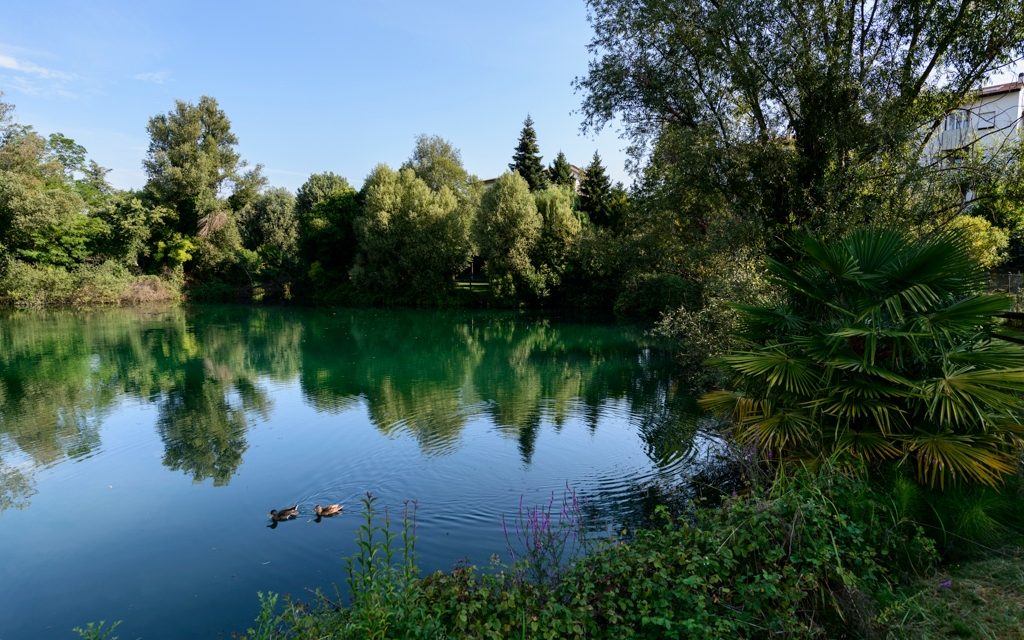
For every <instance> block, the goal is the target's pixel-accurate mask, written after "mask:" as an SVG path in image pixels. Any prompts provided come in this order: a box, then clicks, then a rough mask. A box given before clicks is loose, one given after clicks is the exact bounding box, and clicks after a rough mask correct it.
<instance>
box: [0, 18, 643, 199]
mask: <svg viewBox="0 0 1024 640" xmlns="http://www.w3.org/2000/svg"><path fill="white" fill-rule="evenodd" d="M590 34H591V31H590V26H589V25H588V23H587V20H586V9H585V6H584V4H583V0H527V1H518V2H487V1H484V2H481V1H480V0H477V1H475V2H474V1H469V0H466V1H462V0H443V1H442V0H434V1H424V0H420V1H418V2H415V1H404V0H403V1H391V2H374V1H372V0H371V1H359V2H357V1H356V0H335V1H333V2H330V1H327V0H324V1H322V2H310V1H293V2H287V3H284V2H273V3H271V2H244V3H243V2H219V1H218V2H215V1H211V0H208V1H207V2H192V1H175V2H161V3H156V2H131V3H129V2H108V1H103V0H100V1H91V2H85V1H80V2H70V1H53V2H51V1H46V0H33V1H31V2H29V1H24V0H19V1H14V2H6V3H4V9H3V20H2V21H0V90H2V91H3V92H4V94H5V97H4V99H5V101H7V102H11V103H13V104H15V106H16V108H17V111H16V118H17V120H18V121H19V122H22V123H25V124H31V125H33V126H34V127H35V128H36V129H37V130H39V131H40V132H41V133H44V134H49V133H52V132H54V131H60V132H62V133H64V134H65V135H68V136H70V137H72V138H74V139H75V140H76V141H78V142H79V143H80V144H82V145H84V146H85V147H86V148H87V149H88V150H89V154H90V157H92V158H93V159H95V160H96V161H97V162H99V163H100V164H101V165H103V166H106V167H110V168H112V169H113V171H112V173H111V174H110V176H109V177H110V181H111V182H112V183H113V184H114V185H115V186H117V187H121V188H129V187H139V186H141V185H142V184H143V183H144V182H145V173H144V172H143V170H142V166H141V163H142V159H143V157H144V155H145V152H146V147H147V144H148V137H147V135H146V130H145V127H146V121H147V120H148V119H149V118H150V117H151V116H153V115H156V114H158V113H162V112H167V111H169V110H170V109H171V108H172V107H173V105H174V101H175V100H176V99H183V100H188V101H193V102H194V101H196V100H197V99H198V98H199V96H202V95H210V96H213V97H215V98H216V99H217V100H218V102H219V103H220V105H221V108H223V109H224V110H225V112H226V113H227V114H228V117H229V118H230V119H231V122H232V128H233V130H234V131H235V133H236V135H237V136H238V138H239V145H238V150H239V152H240V153H241V154H242V157H243V158H245V159H246V160H248V161H249V163H250V164H255V163H262V164H264V165H265V172H266V174H267V176H268V178H269V179H270V182H271V184H272V185H275V186H284V187H288V188H291V189H295V188H297V187H298V186H299V185H300V184H302V182H303V181H305V179H306V178H307V177H308V176H309V175H310V174H311V173H315V172H320V171H334V172H335V173H339V174H341V175H344V176H345V177H347V178H348V179H349V181H350V182H352V183H353V184H354V185H355V186H357V187H358V186H359V185H361V184H362V181H363V179H364V178H365V177H366V174H367V173H369V171H370V169H372V168H373V166H374V165H376V164H377V163H379V162H386V163H388V164H390V165H392V166H398V165H399V164H401V163H402V162H403V161H404V160H405V159H406V158H408V157H409V154H410V152H411V150H412V146H413V139H414V138H415V136H417V135H418V134H421V133H427V134H436V135H440V136H443V137H445V138H447V139H448V140H450V141H451V142H452V143H454V144H455V146H457V147H458V148H459V149H461V150H462V157H463V162H464V163H465V165H466V168H467V169H469V170H470V171H471V172H473V173H475V174H477V175H479V176H481V177H492V176H495V175H497V174H499V173H501V172H502V171H503V170H505V169H506V166H507V164H508V162H509V161H510V159H511V155H512V151H513V148H514V147H515V144H516V141H517V138H518V135H519V131H520V128H521V127H522V121H523V118H524V117H525V116H526V114H527V113H528V112H529V113H530V114H532V116H533V118H534V120H535V121H536V129H537V135H538V139H539V142H540V147H541V153H542V155H543V156H544V161H545V163H549V162H550V161H551V160H553V159H554V156H555V155H556V154H557V152H558V150H559V149H561V150H564V151H565V152H566V155H567V156H568V157H569V160H570V162H573V163H575V164H578V165H585V164H586V163H587V162H589V160H590V157H591V155H592V154H593V152H594V151H595V150H598V151H600V153H601V156H602V157H603V158H604V161H605V165H606V166H607V167H608V170H609V173H610V174H611V175H612V176H613V178H615V179H619V180H624V181H627V174H626V172H625V170H624V168H623V164H624V161H625V153H624V152H623V148H624V147H625V143H624V142H623V141H621V140H619V139H618V137H617V135H616V133H615V131H613V130H606V131H604V132H602V133H600V134H599V135H597V136H594V135H592V134H591V135H587V136H584V135H582V134H581V133H580V130H579V125H580V116H579V115H578V114H574V113H572V112H573V111H574V110H576V109H578V108H579V104H580V96H578V95H576V94H575V93H574V91H573V88H572V85H571V83H572V79H573V78H574V77H575V76H578V75H581V74H583V73H584V72H585V71H586V68H587V61H588V54H587V51H586V44H587V43H588V42H589V40H590Z"/></svg>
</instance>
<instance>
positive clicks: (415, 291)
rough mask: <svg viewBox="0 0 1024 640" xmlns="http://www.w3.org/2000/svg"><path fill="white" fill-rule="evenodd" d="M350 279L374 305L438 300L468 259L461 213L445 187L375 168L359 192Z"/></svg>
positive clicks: (408, 171)
mask: <svg viewBox="0 0 1024 640" xmlns="http://www.w3.org/2000/svg"><path fill="white" fill-rule="evenodd" d="M363 192H364V196H363V197H364V204H363V212H362V215H361V216H360V217H359V219H358V220H357V223H356V232H357V237H358V240H359V250H360V260H359V261H357V264H356V265H355V267H353V269H352V279H353V281H354V282H355V284H356V285H357V286H358V287H359V288H360V289H361V290H362V291H363V292H364V294H366V295H367V296H369V298H370V299H371V300H373V301H376V302H386V301H387V302H395V301H403V302H412V303H418V302H424V301H428V300H434V301H440V300H444V299H445V298H446V297H447V296H448V295H449V294H450V291H451V289H452V288H453V287H454V278H455V276H456V275H457V274H458V273H459V272H460V271H462V269H464V268H465V266H466V264H467V262H468V260H469V257H470V243H469V224H470V220H469V219H468V218H467V217H466V216H465V209H463V208H462V207H460V206H459V201H458V198H456V196H455V194H454V193H453V192H452V191H451V189H449V188H448V187H446V186H442V187H441V189H440V190H439V191H432V190H431V189H430V187H429V186H428V185H427V183H426V182H424V181H423V180H421V179H420V178H418V177H416V173H415V172H414V171H413V170H412V169H403V170H401V171H394V170H392V169H390V168H389V167H387V166H386V165H378V166H377V167H376V168H374V170H373V171H372V172H371V173H370V176H369V177H368V178H367V179H366V184H365V185H364V186H363Z"/></svg>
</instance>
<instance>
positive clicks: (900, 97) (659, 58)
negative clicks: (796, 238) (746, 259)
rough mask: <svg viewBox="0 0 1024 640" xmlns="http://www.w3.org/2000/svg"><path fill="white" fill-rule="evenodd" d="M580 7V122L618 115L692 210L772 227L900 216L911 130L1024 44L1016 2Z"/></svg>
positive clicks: (913, 167)
mask: <svg viewBox="0 0 1024 640" xmlns="http://www.w3.org/2000/svg"><path fill="white" fill-rule="evenodd" d="M589 5H590V15H591V19H592V24H593V25H594V38H593V40H592V42H591V51H592V52H593V55H594V57H593V59H592V61H591V63H590V67H589V71H588V73H587V74H586V75H585V76H583V77H582V78H578V79H577V80H576V86H577V89H578V90H580V91H582V93H583V94H584V102H583V114H584V118H585V127H587V128H599V127H602V126H604V125H606V124H607V123H609V122H611V121H612V120H616V121H617V122H621V123H622V125H623V127H624V131H625V132H626V134H627V135H628V137H629V138H630V141H631V143H632V149H633V153H634V157H635V158H636V159H638V160H639V159H643V158H646V157H648V154H649V153H651V152H653V154H654V155H655V156H657V158H658V161H659V162H660V163H664V164H666V165H668V166H671V167H672V170H671V171H669V172H668V174H669V175H670V176H671V177H672V178H673V179H672V180H671V182H670V185H669V186H670V187H671V197H672V198H673V199H674V200H676V201H679V200H682V199H684V198H683V196H682V194H681V193H680V192H681V191H683V190H684V189H685V190H691V191H692V189H693V188H694V187H700V188H701V189H703V190H704V193H705V194H706V195H707V196H708V198H713V199H714V200H713V204H714V205H716V206H709V205H711V204H712V203H711V202H703V203H697V204H696V205H695V207H694V211H695V212H698V211H700V210H711V211H714V210H717V208H719V207H722V206H725V207H730V208H732V210H733V211H735V212H737V213H738V214H739V215H742V216H754V215H756V216H760V217H761V218H762V220H763V222H764V223H765V224H767V225H768V226H769V228H770V231H771V232H773V233H774V232H788V231H789V230H792V229H793V228H794V227H805V228H807V229H810V230H820V231H821V232H823V233H832V234H840V233H842V231H843V230H845V229H849V228H851V227H852V226H854V225H856V224H859V223H861V222H864V221H868V220H873V219H876V218H877V216H878V215H879V214H882V215H886V216H890V217H891V216H896V217H900V216H906V215H909V214H910V213H912V212H909V211H905V210H902V209H903V208H904V206H905V205H906V204H907V203H912V204H914V205H915V206H916V205H918V204H921V203H920V202H919V201H916V200H915V199H914V198H913V195H914V193H915V191H919V188H918V183H919V181H920V180H921V179H924V178H925V177H926V176H927V175H928V171H925V170H924V169H923V167H922V165H921V164H920V163H919V162H918V161H917V160H918V155H917V154H919V153H920V151H921V148H922V145H920V144H918V142H919V141H920V139H921V137H922V135H923V134H924V133H925V132H927V131H929V130H931V131H934V130H936V128H937V127H938V126H939V124H940V122H941V120H942V117H943V116H944V115H945V114H946V113H948V112H949V111H950V110H951V109H953V108H955V107H957V106H959V105H960V104H963V103H964V102H965V101H966V99H967V98H968V97H969V96H970V95H971V93H972V91H974V89H975V88H976V87H977V86H978V85H979V84H980V83H981V82H982V81H983V80H985V79H986V78H987V77H989V76H990V75H991V74H992V73H994V72H996V71H998V70H1000V69H1002V68H1003V67H1004V65H1006V64H1007V63H1009V62H1010V61H1012V60H1014V59H1015V57H1016V56H1017V55H1018V53H1019V51H1020V50H1021V45H1022V42H1024V4H1022V2H1021V0H1013V2H1011V3H1010V5H1007V4H1005V3H1001V2H998V1H997V0H982V1H980V2H971V3H959V4H949V3H931V2H923V1H921V0H910V2H909V3H881V4H879V3H870V4H864V3H857V2H839V3H826V4H820V3H818V4H815V3H801V2H793V1H792V0H772V1H770V2H767V3H764V2H755V1H754V0H726V1H725V2H719V1H717V0H715V1H712V0H682V1H681V2H677V1H672V2H669V1H668V0H589ZM659 172H661V173H663V174H664V173H665V172H664V171H663V170H662V168H659ZM924 204H925V205H927V206H928V207H930V208H931V210H932V211H935V210H941V209H942V208H943V207H945V206H946V205H948V204H950V203H948V202H938V203H936V202H925V203H924ZM954 204H956V203H954ZM750 205H753V206H750ZM697 215H699V214H697V213H695V217H696V216H697ZM921 217H922V219H923V218H926V217H927V214H922V216H921Z"/></svg>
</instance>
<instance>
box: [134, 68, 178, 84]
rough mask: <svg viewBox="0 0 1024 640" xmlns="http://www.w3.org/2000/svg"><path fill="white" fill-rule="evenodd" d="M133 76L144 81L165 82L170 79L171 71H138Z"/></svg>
mask: <svg viewBox="0 0 1024 640" xmlns="http://www.w3.org/2000/svg"><path fill="white" fill-rule="evenodd" d="M133 77H134V78H135V79H136V80H141V81H143V82H153V83H156V84H163V83H165V82H167V81H168V80H170V78H171V72H170V71H146V72H144V73H136V74H135V75H134V76H133Z"/></svg>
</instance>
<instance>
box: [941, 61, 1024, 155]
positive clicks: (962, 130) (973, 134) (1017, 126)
mask: <svg viewBox="0 0 1024 640" xmlns="http://www.w3.org/2000/svg"><path fill="white" fill-rule="evenodd" d="M1022 117H1024V73H1022V74H1020V75H1019V76H1017V82H1008V83H1006V84H998V85H995V86H991V87H985V88H984V89H981V90H980V91H978V92H977V93H976V94H974V98H973V99H972V100H971V101H970V102H967V103H965V104H963V105H962V106H961V107H959V108H958V109H956V110H954V111H953V112H952V113H950V114H949V115H947V116H946V117H945V119H944V120H943V121H942V122H941V123H940V125H939V126H938V127H937V128H936V129H935V130H934V131H933V132H932V133H931V137H930V138H929V140H928V142H927V145H926V147H925V157H926V158H936V157H939V156H941V155H943V154H945V153H948V152H951V151H955V150H958V149H967V148H971V147H973V146H974V145H975V144H977V145H979V147H980V149H981V150H982V151H983V152H984V153H985V154H986V155H992V154H993V153H995V154H998V153H1000V152H1001V151H1008V150H1011V149H1013V148H1014V147H1015V146H1019V143H1020V141H1021V139H1022V130H1024V127H1022V124H1021V122H1022Z"/></svg>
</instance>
